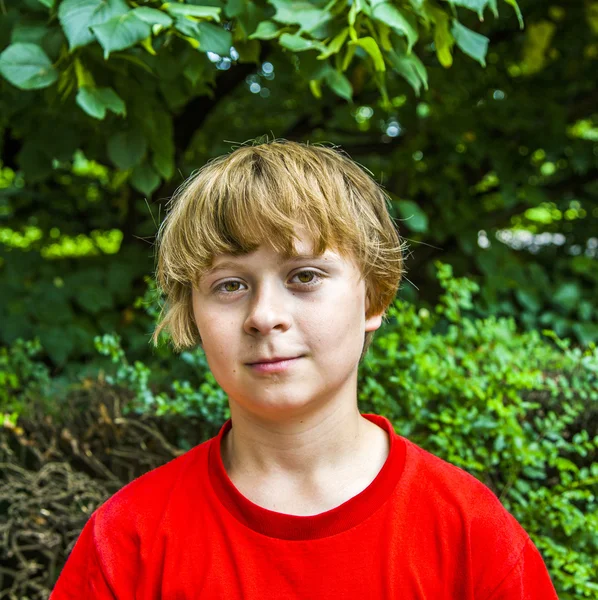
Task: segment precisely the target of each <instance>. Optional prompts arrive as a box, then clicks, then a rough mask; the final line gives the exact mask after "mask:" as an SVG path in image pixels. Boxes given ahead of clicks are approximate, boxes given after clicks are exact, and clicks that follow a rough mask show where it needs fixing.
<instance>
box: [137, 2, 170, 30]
mask: <svg viewBox="0 0 598 600" xmlns="http://www.w3.org/2000/svg"><path fill="white" fill-rule="evenodd" d="M132 12H133V14H134V15H135V16H136V17H137V18H138V19H141V20H142V21H144V22H145V23H149V24H150V25H162V26H163V27H170V26H171V25H172V17H169V16H168V15H167V14H166V13H165V12H163V11H161V10H158V9H156V8H149V7H147V6H142V7H140V8H135V9H134V10H133V11H132Z"/></svg>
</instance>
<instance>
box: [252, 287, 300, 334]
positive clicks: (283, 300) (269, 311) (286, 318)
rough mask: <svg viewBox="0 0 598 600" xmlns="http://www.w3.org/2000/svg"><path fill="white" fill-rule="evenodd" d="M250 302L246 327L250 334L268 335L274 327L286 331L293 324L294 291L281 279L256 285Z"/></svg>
mask: <svg viewBox="0 0 598 600" xmlns="http://www.w3.org/2000/svg"><path fill="white" fill-rule="evenodd" d="M252 294H253V295H252V297H251V299H250V302H249V303H248V305H247V306H248V313H247V318H246V319H245V323H244V329H245V331H246V332H247V333H249V334H250V335H255V334H256V333H261V334H262V335H263V336H267V335H268V334H269V333H270V331H272V330H273V329H280V330H281V331H286V330H287V329H288V328H289V327H290V324H291V321H292V319H291V306H290V302H289V300H290V299H291V296H292V293H291V292H290V291H288V290H287V289H286V288H285V287H284V284H283V283H281V282H280V281H264V282H262V283H261V284H259V285H256V286H255V287H254V289H253V292H252Z"/></svg>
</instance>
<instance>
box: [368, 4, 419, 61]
mask: <svg viewBox="0 0 598 600" xmlns="http://www.w3.org/2000/svg"><path fill="white" fill-rule="evenodd" d="M372 18H374V19H376V21H380V22H381V23H384V24H385V25H388V26H389V27H392V29H394V30H395V31H396V32H397V33H398V34H399V35H404V36H405V37H406V38H407V54H411V49H412V48H413V46H414V44H415V42H417V40H418V34H417V29H416V28H415V27H414V26H413V25H412V24H411V23H410V22H409V21H408V19H407V17H405V15H403V13H401V11H400V10H399V9H398V8H397V7H396V6H394V5H393V4H391V3H390V2H375V1H372Z"/></svg>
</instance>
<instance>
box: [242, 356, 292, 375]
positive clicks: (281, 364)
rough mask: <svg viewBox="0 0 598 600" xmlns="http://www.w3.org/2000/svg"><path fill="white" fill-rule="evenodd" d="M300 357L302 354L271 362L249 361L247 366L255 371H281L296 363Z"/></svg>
mask: <svg viewBox="0 0 598 600" xmlns="http://www.w3.org/2000/svg"><path fill="white" fill-rule="evenodd" d="M302 358H303V356H296V357H294V358H285V359H282V360H277V361H273V362H261V363H253V364H251V363H250V364H248V365H247V366H248V367H250V368H251V369H252V370H253V371H255V372H257V373H281V372H282V371H286V370H288V369H291V368H292V367H294V366H295V365H297V364H298V363H299V362H300V361H301V359H302Z"/></svg>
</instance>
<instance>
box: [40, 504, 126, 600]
mask: <svg viewBox="0 0 598 600" xmlns="http://www.w3.org/2000/svg"><path fill="white" fill-rule="evenodd" d="M103 508H108V506H107V505H105V506H104V507H103ZM99 510H100V509H98V510H96V512H94V513H93V514H92V516H91V517H90V519H89V520H88V521H87V523H86V524H85V526H84V527H83V529H82V531H81V533H80V534H79V537H78V539H77V541H76V543H75V546H74V547H73V549H72V551H71V553H70V554H69V556H68V558H67V560H66V563H65V565H64V567H63V568H62V571H61V573H60V575H59V577H58V580H57V581H56V584H55V586H54V589H53V590H52V593H51V594H50V598H49V600H71V599H72V600H75V599H77V600H88V599H89V600H92V599H93V600H116V599H118V600H129V599H130V600H132V599H133V598H134V585H135V581H136V570H137V568H136V567H137V555H138V551H137V547H136V544H134V542H133V540H132V538H131V536H130V534H129V533H128V532H127V531H126V530H125V529H123V527H122V526H119V524H118V520H117V519H110V518H109V510H108V512H107V513H106V512H102V513H100V512H99Z"/></svg>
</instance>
